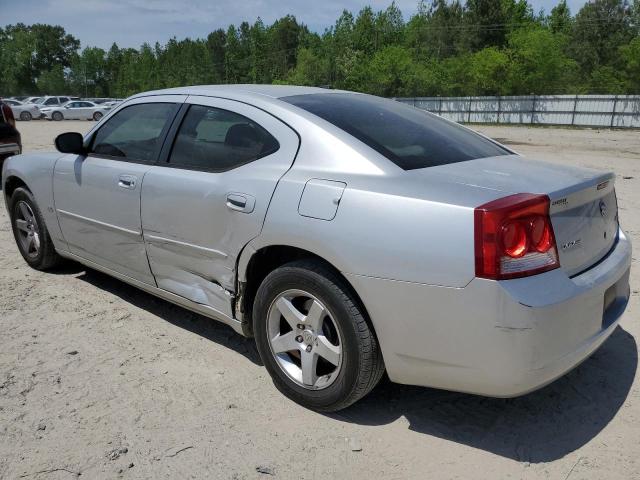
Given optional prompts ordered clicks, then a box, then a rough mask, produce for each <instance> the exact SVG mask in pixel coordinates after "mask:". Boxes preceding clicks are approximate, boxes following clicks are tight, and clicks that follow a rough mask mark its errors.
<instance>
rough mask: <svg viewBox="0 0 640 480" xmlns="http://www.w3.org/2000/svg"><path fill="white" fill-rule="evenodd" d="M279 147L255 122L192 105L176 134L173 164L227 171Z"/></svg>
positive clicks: (172, 156)
mask: <svg viewBox="0 0 640 480" xmlns="http://www.w3.org/2000/svg"><path fill="white" fill-rule="evenodd" d="M278 148H279V144H278V141H277V140H276V139H275V138H274V137H273V136H272V135H271V134H270V133H269V132H267V131H266V130H265V129H264V128H262V127H261V126H260V125H258V124H257V123H255V122H254V121H252V120H250V119H248V118H246V117H243V116H242V115H239V114H237V113H234V112H230V111H228V110H221V109H218V108H213V107H205V106H202V105H192V106H191V107H190V108H189V111H188V112H187V114H186V115H185V117H184V120H183V121H182V124H181V125H180V129H179V130H178V134H177V135H176V139H175V142H174V144H173V149H172V151H171V155H170V157H169V164H170V165H173V166H180V167H185V168H193V169H198V170H209V171H224V170H229V169H231V168H235V167H239V166H240V165H244V164H245V163H248V162H251V161H253V160H257V159H259V158H262V157H265V156H267V155H270V154H272V153H274V152H275V151H276V150H278Z"/></svg>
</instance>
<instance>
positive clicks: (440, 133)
mask: <svg viewBox="0 0 640 480" xmlns="http://www.w3.org/2000/svg"><path fill="white" fill-rule="evenodd" d="M280 100H283V101H285V102H288V103H291V104H292V105H295V106H297V107H300V108H302V109H304V110H306V111H308V112H310V113H313V114H314V115H317V116H318V117H320V118H322V119H324V120H326V121H328V122H330V123H332V124H333V125H335V126H337V127H338V128H340V129H342V130H344V131H345V132H347V133H349V134H350V135H352V136H353V137H355V138H357V139H358V140H360V141H362V142H363V143H365V144H367V145H368V146H369V147H371V148H373V149H374V150H376V151H377V152H378V153H380V154H382V155H384V156H385V157H387V158H388V159H389V160H391V161H392V162H393V163H395V164H396V165H397V166H399V167H400V168H402V169H404V170H413V169H417V168H426V167H434V166H437V165H447V164H449V163H456V162H464V161H466V160H473V159H476V158H484V157H494V156H498V155H509V154H511V152H510V151H508V150H507V149H505V148H503V147H501V146H500V145H498V144H496V143H494V142H492V141H491V140H488V139H486V138H484V137H482V136H481V135H478V134H476V133H474V132H471V131H469V130H467V129H465V128H463V127H461V126H459V125H456V124H454V123H451V122H448V121H446V120H444V119H442V118H440V117H437V116H435V115H432V114H430V113H428V112H425V111H423V110H418V109H417V108H413V107H409V106H407V105H403V104H401V103H399V102H395V101H393V100H386V99H383V98H379V97H374V96H370V95H359V94H353V93H318V94H311V95H295V96H291V97H283V98H281V99H280Z"/></svg>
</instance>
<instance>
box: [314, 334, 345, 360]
mask: <svg viewBox="0 0 640 480" xmlns="http://www.w3.org/2000/svg"><path fill="white" fill-rule="evenodd" d="M315 352H316V353H317V354H318V355H319V356H320V357H322V358H324V359H325V360H326V361H327V362H329V363H331V364H332V365H335V366H338V364H339V363H340V347H339V346H338V345H333V344H332V343H331V342H330V341H329V340H327V337H325V336H324V335H318V345H317V346H316V347H315Z"/></svg>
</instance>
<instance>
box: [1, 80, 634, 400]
mask: <svg viewBox="0 0 640 480" xmlns="http://www.w3.org/2000/svg"><path fill="white" fill-rule="evenodd" d="M56 146H57V148H58V150H59V152H60V153H44V152H38V153H32V154H29V155H21V156H18V157H13V158H10V159H9V160H8V161H7V162H5V166H4V180H3V183H4V195H5V199H6V203H7V206H8V211H9V215H10V218H11V224H12V228H13V233H14V236H15V240H16V243H17V245H18V249H19V251H20V253H21V255H22V256H23V258H24V259H25V261H26V262H27V263H28V264H29V265H31V266H32V267H33V268H36V269H40V270H45V269H48V268H51V267H52V266H53V265H55V264H56V262H57V261H59V260H60V258H61V257H64V258H70V259H74V260H77V261H79V262H81V263H83V264H85V265H87V266H89V267H91V268H96V269H98V270H101V271H103V272H105V273H107V274H109V275H112V276H114V277H116V278H119V279H121V280H123V281H125V282H128V283H129V284H131V285H134V286H136V287H138V288H141V289H143V290H145V291H147V292H150V293H152V294H154V295H157V296H159V297H162V298H164V299H166V300H169V301H171V302H174V303H176V304H179V305H182V306H184V307H186V308H189V309H191V310H194V311H196V312H199V313H201V314H204V315H207V316H209V317H211V318H215V319H218V320H220V321H222V322H225V323H226V324H228V325H230V326H231V327H232V328H234V329H235V330H236V331H237V332H239V333H242V334H244V335H247V336H253V337H255V340H256V344H257V348H258V351H259V353H260V357H261V359H262V362H263V363H264V365H265V367H266V368H267V370H268V372H269V374H270V375H271V377H272V378H273V381H274V383H275V385H276V386H277V388H278V389H279V390H280V391H281V392H283V393H284V394H285V395H287V396H288V397H290V398H291V399H293V400H294V401H296V402H299V403H301V404H302V405H305V406H307V407H310V408H313V409H316V410H320V411H335V410H339V409H341V408H345V407H347V406H349V405H350V404H352V403H353V402H355V401H357V400H358V399H359V398H361V397H363V396H364V395H366V394H367V393H368V392H369V391H370V390H371V389H372V388H373V387H374V386H375V385H376V383H377V382H378V381H379V380H380V378H381V377H382V375H383V373H384V372H385V369H386V372H387V374H388V376H389V378H390V379H391V380H392V381H394V382H398V383H403V384H412V385H423V386H429V387H437V388H443V389H447V390H456V391H463V392H470V393H475V394H481V395H487V396H495V397H513V396H518V395H523V394H525V393H528V392H530V391H532V390H535V389H537V388H540V387H542V386H544V385H546V384H548V383H550V382H552V381H553V380H555V379H556V378H558V377H560V376H561V375H563V374H564V373H566V372H568V371H569V370H571V369H573V368H574V367H576V366H577V365H579V364H580V363H581V362H582V361H583V360H585V359H586V358H587V357H589V356H590V355H591V354H592V353H593V352H595V351H596V350H597V349H598V347H600V345H602V343H603V342H604V341H605V340H606V339H607V338H608V337H609V336H610V335H611V334H612V333H613V331H614V330H615V329H616V326H617V325H618V322H619V321H620V318H621V316H622V314H623V312H624V310H625V308H626V306H627V303H628V300H629V296H630V291H629V271H630V265H631V254H632V251H631V243H630V241H629V239H628V238H627V236H626V235H625V233H624V232H623V230H622V229H621V228H620V225H619V222H618V206H617V201H616V193H615V188H614V187H615V185H614V184H615V175H614V174H613V173H609V172H602V171H596V170H590V169H582V168H573V167H568V166H564V165H559V164H553V163H545V162H541V161H534V160H530V159H527V158H524V157H522V156H520V155H518V154H516V153H515V152H513V151H512V150H510V149H509V148H508V147H506V146H503V145H501V144H499V143H498V142H495V141H493V140H491V139H489V138H486V137H484V136H482V135H479V134H477V133H476V132H474V131H472V130H470V129H467V128H465V127H462V126H460V125H457V124H455V123H453V122H450V121H447V120H444V119H442V118H440V117H438V116H436V115H433V114H431V113H427V112H424V111H422V110H418V109H416V108H413V107H410V106H408V105H403V104H401V103H398V102H395V101H392V100H386V99H382V98H378V97H374V96H370V95H363V94H357V93H351V92H344V91H337V90H333V91H328V90H325V89H321V88H310V87H295V86H276V85H224V86H199V87H186V88H174V89H168V90H161V91H155V92H147V93H142V94H139V95H136V96H134V97H131V98H129V99H127V100H126V101H124V102H123V103H122V104H121V105H119V106H118V107H117V109H116V110H115V111H114V112H113V113H112V114H110V115H109V117H108V118H107V119H105V120H104V121H103V122H100V123H99V124H98V125H96V127H95V128H93V129H92V130H91V131H90V132H89V133H88V134H86V135H85V136H84V137H83V136H82V135H81V134H80V133H73V132H71V133H65V134H62V135H60V136H58V137H57V138H56ZM143 179H144V181H143ZM43 278H44V277H43ZM43 281H44V280H43ZM634 353H635V352H634ZM608 374H609V375H611V376H612V377H614V376H616V375H619V372H617V371H616V370H615V369H613V370H611V371H610V372H608ZM567 383H570V382H567ZM252 396H253V397H254V399H255V400H256V401H258V402H259V401H260V400H259V398H258V396H259V394H258V393H256V392H255V391H253V392H252Z"/></svg>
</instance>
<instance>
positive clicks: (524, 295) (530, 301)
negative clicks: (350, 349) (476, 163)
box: [347, 231, 631, 397]
mask: <svg viewBox="0 0 640 480" xmlns="http://www.w3.org/2000/svg"><path fill="white" fill-rule="evenodd" d="M630 265H631V243H630V242H629V240H628V239H627V237H626V236H625V235H624V233H622V231H620V236H619V240H618V242H617V244H616V245H615V247H614V248H613V249H612V250H611V252H610V253H609V254H608V256H607V257H606V258H605V259H604V260H602V261H601V262H600V263H599V264H597V265H596V266H594V267H592V268H591V269H589V270H587V271H586V272H583V273H582V274H580V275H578V276H576V277H573V278H569V277H568V276H567V275H566V274H565V273H564V272H563V271H562V270H560V269H557V270H553V271H550V272H546V273H543V274H540V275H535V276H532V277H527V278H521V279H515V280H507V281H500V282H496V281H491V280H484V279H478V278H476V279H474V280H473V281H471V282H470V283H469V285H467V286H466V287H464V288H447V287H439V286H429V285H423V284H416V283H406V282H399V281H392V280H382V279H378V278H371V277H362V276H357V275H349V274H347V277H348V278H349V280H350V281H351V282H352V284H353V286H354V287H355V288H356V290H357V291H358V293H359V294H360V295H361V297H362V300H363V302H364V304H365V306H366V308H367V310H368V313H369V315H370V317H371V319H372V322H373V324H374V327H375V329H376V333H377V335H378V339H379V341H380V345H381V348H382V352H383V356H384V360H385V364H386V367H387V372H388V374H389V377H390V378H391V380H393V381H395V382H398V383H406V384H413V385H422V386H429V387H436V388H444V389H448V390H456V391H463V392H469V393H476V394H481V395H487V396H495V397H512V396H518V395H522V394H525V393H528V392H530V391H532V390H535V389H537V388H540V387H542V386H544V385H546V384H548V383H550V382H552V381H553V380H555V379H556V378H558V377H560V376H562V375H563V374H564V373H566V372H568V371H569V370H571V369H572V368H574V367H575V366H577V365H578V364H579V363H580V362H582V361H583V360H585V359H586V358H588V357H589V355H591V354H592V353H593V352H594V351H595V350H596V349H597V348H598V347H599V346H600V345H601V344H602V343H603V342H604V341H605V340H606V339H607V338H608V337H609V335H611V333H612V332H613V330H614V329H615V328H616V325H617V324H618V321H619V320H620V317H621V316H622V313H623V312H624V310H625V308H626V305H627V302H628V299H629V269H630ZM605 297H606V298H607V300H606V305H607V307H606V308H605Z"/></svg>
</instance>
